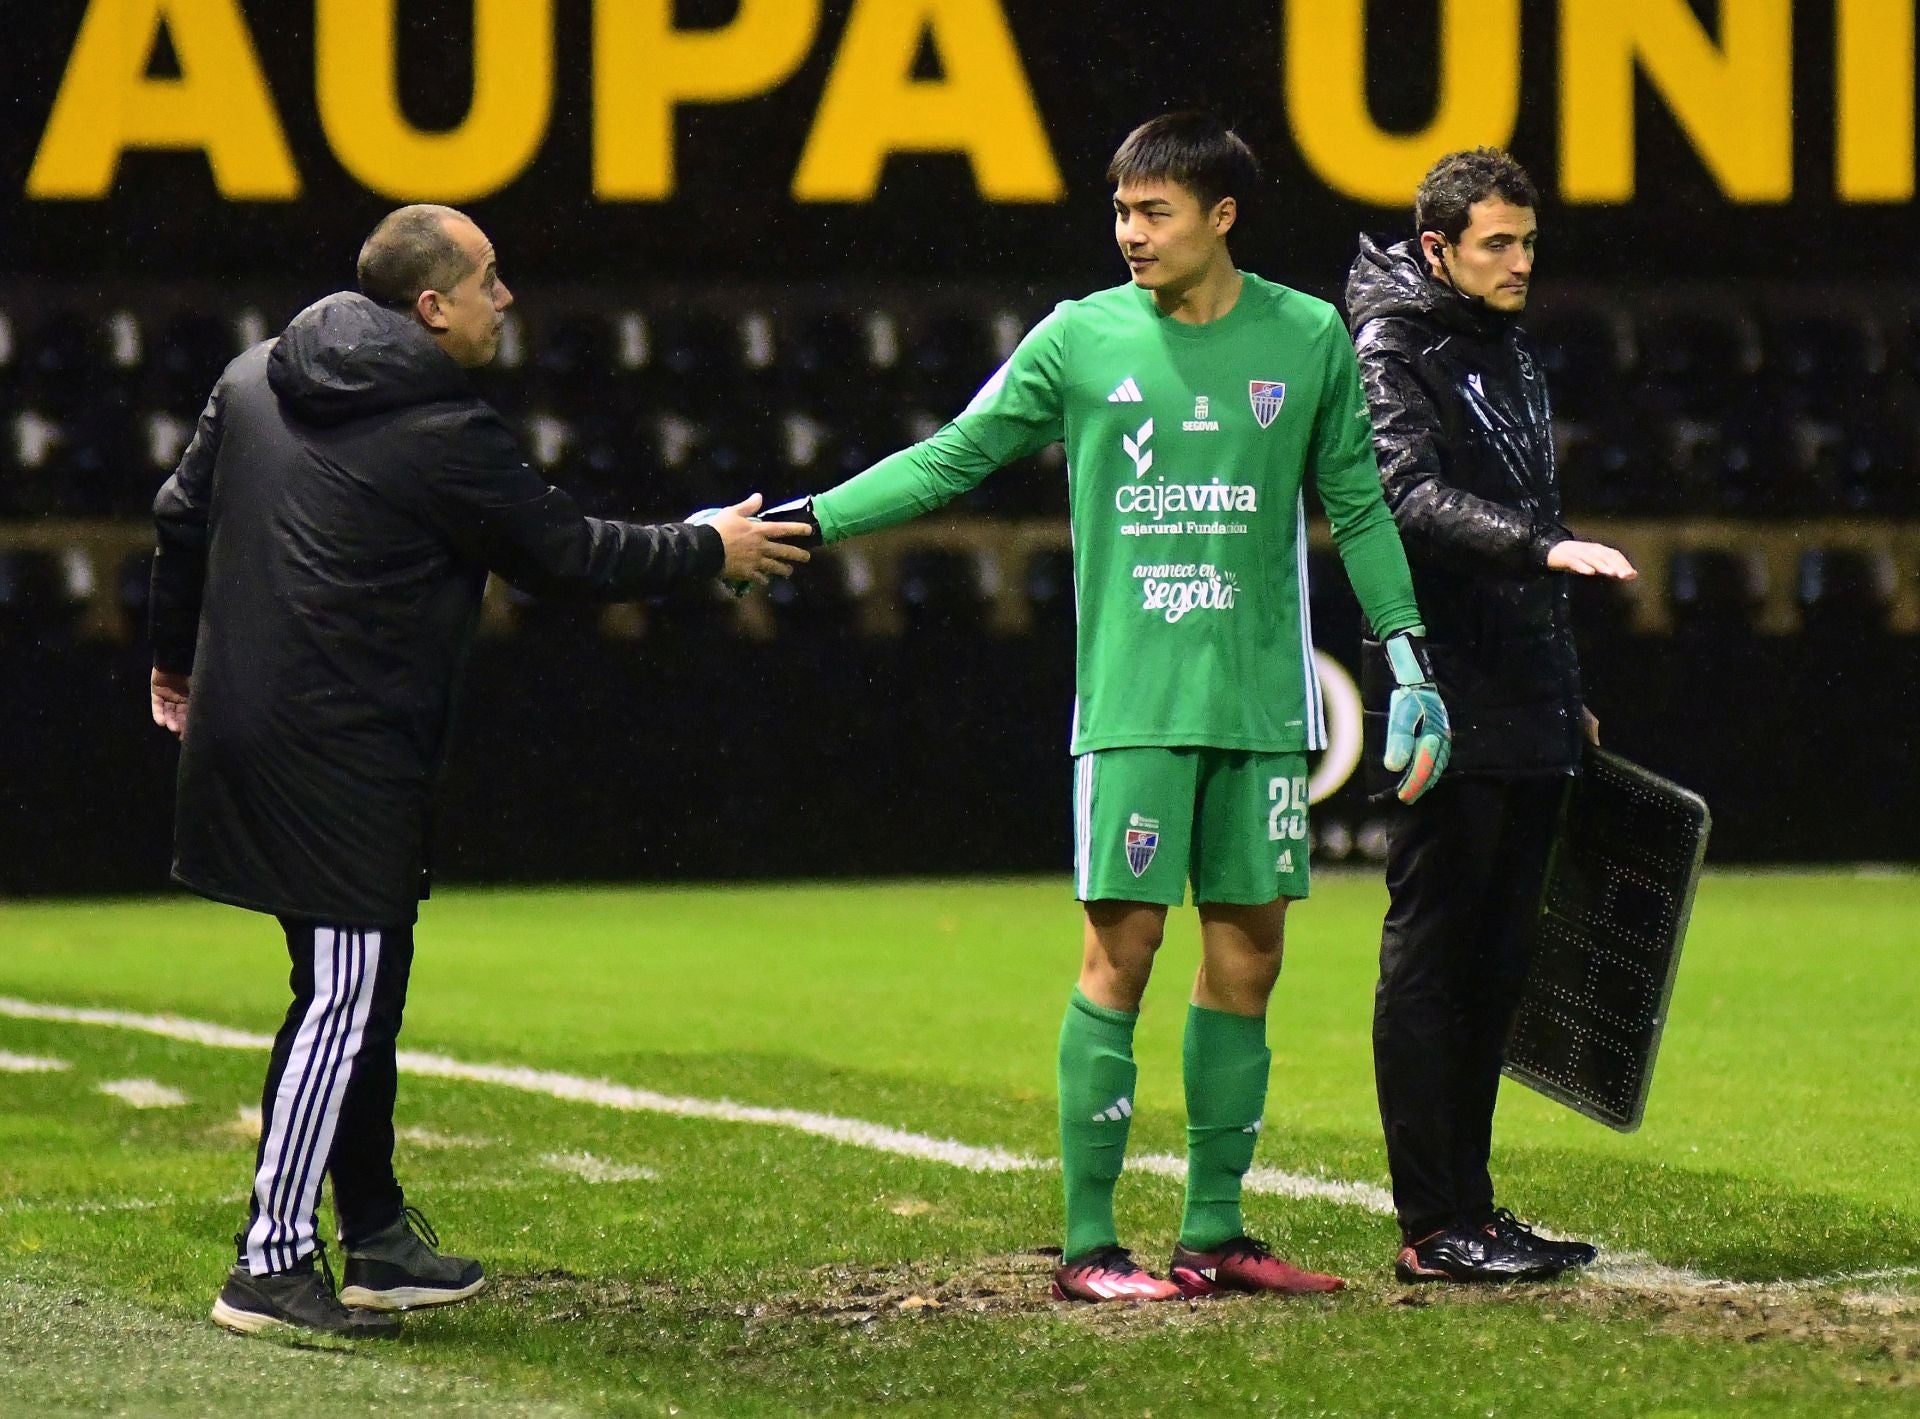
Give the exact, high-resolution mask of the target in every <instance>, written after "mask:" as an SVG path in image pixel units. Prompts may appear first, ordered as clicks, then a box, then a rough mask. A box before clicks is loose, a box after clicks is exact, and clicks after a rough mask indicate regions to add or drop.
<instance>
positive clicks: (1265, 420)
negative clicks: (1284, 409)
mask: <svg viewBox="0 0 1920 1419" xmlns="http://www.w3.org/2000/svg"><path fill="white" fill-rule="evenodd" d="M1247 398H1248V400H1249V401H1250V402H1251V403H1252V404H1253V417H1254V418H1255V419H1257V420H1258V421H1259V423H1260V427H1261V428H1263V429H1264V428H1265V427H1266V426H1267V425H1268V424H1271V423H1272V422H1273V421H1274V420H1275V419H1277V418H1279V417H1280V406H1281V405H1282V404H1284V403H1286V402H1287V387H1286V385H1284V384H1282V383H1280V382H1279V381H1278V380H1271V379H1250V380H1248V381H1247Z"/></svg>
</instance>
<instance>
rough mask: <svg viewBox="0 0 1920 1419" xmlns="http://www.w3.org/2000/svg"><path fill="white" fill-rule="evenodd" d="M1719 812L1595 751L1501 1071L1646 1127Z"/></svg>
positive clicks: (1608, 1118) (1555, 866)
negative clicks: (1682, 953)
mask: <svg viewBox="0 0 1920 1419" xmlns="http://www.w3.org/2000/svg"><path fill="white" fill-rule="evenodd" d="M1711 823H1712V816H1711V815H1710V814H1709V813H1708V811H1707V805H1706V802H1705V800H1703V799H1702V798H1701V797H1700V796H1699V795H1698V794H1696V793H1690V792H1689V791H1688V790H1686V789H1684V788H1681V787H1680V786H1679V785H1678V784H1675V783H1670V782H1668V781H1667V780H1666V779H1664V778H1661V777H1660V776H1659V775H1658V774H1654V773H1650V772H1648V771H1647V770H1646V769H1643V768H1641V767H1640V766H1639V765H1638V764H1634V763H1630V762H1629V761H1627V760H1626V759H1623V758H1621V757H1620V756H1619V755H1617V754H1609V753H1607V752H1606V751H1604V750H1601V749H1596V748H1591V747H1589V748H1588V750H1587V752H1586V756H1585V759H1584V761H1583V763H1582V765H1581V771H1580V776H1579V777H1578V778H1577V779H1575V780H1574V781H1573V783H1572V784H1571V785H1570V786H1569V788H1568V792H1567V799H1566V804H1565V807H1564V808H1563V810H1562V812H1561V816H1560V827H1559V832H1558V835H1557V837H1556V839H1555V841H1554V847H1553V856H1552V858H1551V860H1550V862H1549V865H1548V868H1547V885H1546V890H1545V891H1544V892H1543V893H1542V895H1541V901H1540V916H1539V924H1538V932H1537V936H1536V938H1535V941H1534V944H1533V957H1532V964H1531V965H1530V966H1529V968H1528V972H1527V984H1526V990H1525V993H1524V995H1523V996H1522V999H1521V1004H1520V1009H1519V1012H1518V1014H1517V1015H1516V1016H1515V1017H1514V1022H1513V1030H1512V1033H1511V1034H1510V1035H1509V1036H1508V1040H1507V1057H1506V1072H1507V1073H1508V1074H1509V1075H1511V1076H1512V1077H1513V1078H1515V1079H1517V1080H1519V1081H1520V1082H1521V1083H1522V1084H1525V1085H1527V1086H1528V1087H1529V1088H1533V1089H1537V1090H1539V1091H1540V1092H1541V1093H1543V1094H1545V1095H1546V1096H1547V1097H1548V1098H1550V1099H1554V1100H1556V1101H1557V1102H1559V1103H1563V1104H1565V1105H1567V1106H1568V1107H1569V1108H1572V1109H1575V1110H1577V1111H1579V1112H1580V1113H1583V1114H1585V1115H1586V1116H1587V1117H1588V1118H1591V1119H1595V1120H1597V1121H1598V1122H1600V1123H1604V1124H1606V1125H1607V1126H1608V1127H1609V1128H1614V1129H1618V1130H1619V1131H1620V1132H1622V1133H1631V1132H1633V1131H1634V1130H1635V1129H1636V1128H1638V1127H1639V1126H1640V1120H1641V1117H1642V1115H1643V1114H1644V1113H1645V1111H1646V1106H1647V1090H1648V1088H1649V1086H1650V1085H1651V1084H1652V1082H1653V1064H1654V1059H1655V1056H1657V1055H1658V1053H1659V1051H1660V1033H1661V1031H1662V1029H1664V1028H1665V1026H1666V1022H1667V1002H1668V1000H1669V998H1670V997H1671V996H1672V994H1673V980H1674V974H1675V972H1676V971H1677V970H1678V969H1679V966H1680V947H1681V945H1682V943H1683V942H1684V941H1685V939H1686V933H1687V918H1688V916H1689V915H1690V914H1691V912H1692V910H1693V893H1694V888H1695V886H1696V885H1697V884H1698V883H1699V880H1700V863H1701V859H1702V858H1703V857H1704V856H1705V854H1706V850H1707V830H1708V828H1709V827H1710V826H1711Z"/></svg>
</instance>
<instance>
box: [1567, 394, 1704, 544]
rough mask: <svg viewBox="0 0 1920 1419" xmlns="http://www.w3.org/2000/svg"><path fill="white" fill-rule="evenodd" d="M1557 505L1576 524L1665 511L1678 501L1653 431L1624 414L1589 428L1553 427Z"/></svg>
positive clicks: (1677, 490) (1678, 491)
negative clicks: (1588, 519) (1597, 518)
mask: <svg viewBox="0 0 1920 1419" xmlns="http://www.w3.org/2000/svg"><path fill="white" fill-rule="evenodd" d="M1554 433H1555V443H1556V444H1557V445H1558V446H1559V450H1560V452H1559V460H1558V464H1559V473H1560V488H1561V498H1562V503H1563V505H1564V506H1565V508H1566V510H1567V511H1566V516H1567V517H1568V518H1569V519H1570V520H1572V521H1574V522H1575V523H1576V524H1577V522H1578V519H1579V518H1581V517H1582V516H1587V515H1591V514H1595V513H1645V512H1660V511H1668V510H1671V509H1673V508H1674V507H1676V506H1678V505H1679V504H1680V503H1681V502H1682V501H1683V499H1682V496H1681V489H1680V488H1679V486H1678V485H1677V484H1676V483H1675V481H1674V479H1673V478H1672V476H1671V474H1670V472H1669V470H1668V467H1667V461H1666V457H1665V455H1664V453H1663V452H1662V451H1661V450H1660V448H1659V447H1658V445H1657V444H1656V443H1655V441H1654V431H1653V430H1652V429H1651V428H1650V427H1649V426H1648V424H1647V423H1646V422H1644V421H1642V420H1640V419H1636V418H1633V417H1631V416H1630V415H1629V414H1628V413H1626V412H1625V411H1624V410H1623V411H1616V413H1615V414H1614V415H1613V416H1612V417H1611V418H1608V419H1605V420H1598V421H1595V422H1592V423H1574V422H1565V423H1560V422H1556V424H1555V429H1554Z"/></svg>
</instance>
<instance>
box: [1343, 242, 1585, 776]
mask: <svg viewBox="0 0 1920 1419" xmlns="http://www.w3.org/2000/svg"><path fill="white" fill-rule="evenodd" d="M1347 320H1348V324H1349V326H1350V328H1351V329H1352V331H1353V335H1354V344H1355V346H1356V347H1357V349H1358V352H1359V356H1360V373H1361V378H1362V380H1363V381H1364V382H1365V385H1366V390H1367V405H1368V409H1369V411H1370V413H1371V414H1372V416H1373V429H1374V433H1373V446H1374V451H1375V453H1376V454H1377V455H1378V458H1379V462H1380V479H1381V482H1382V484H1383V485H1384V491H1385V494H1386V501H1387V507H1388V508H1389V509H1391V510H1392V512H1393V517H1394V522H1395V523H1396V524H1397V525H1398V526H1399V528H1400V538H1401V541H1402V542H1403V543H1404V545H1405V546H1406V549H1407V561H1408V564H1409V565H1410V566H1411V567H1412V570H1413V584H1414V590H1415V593H1416V595H1417V596H1418V598H1419V602H1420V612H1421V616H1422V618H1423V619H1424V620H1425V623H1426V627H1427V650H1428V653H1429V656H1430V658H1431V660H1432V664H1433V676H1434V682H1435V684H1437V685H1438V687H1439V689H1440V695H1441V698H1442V699H1444V700H1445V701H1446V705H1447V713H1448V716H1449V717H1450V718H1451V720H1452V721H1453V733H1454V742H1453V758H1452V762H1451V763H1450V764H1449V766H1448V768H1447V773H1448V774H1449V775H1454V774H1504V775H1523V774H1560V773H1572V772H1573V771H1574V770H1575V769H1576V768H1577V766H1578V764H1579V761H1580V746H1581V742H1582V728H1581V704H1582V701H1581V690H1580V664H1579V659H1578V656H1577V655H1576V653H1575V650H1574V643H1573V634H1572V626H1571V621H1570V617H1569V605H1568V595H1567V578H1566V575H1565V574H1564V573H1560V572H1552V571H1549V570H1548V569H1547V553H1548V551H1549V550H1550V549H1551V548H1552V547H1553V545H1554V544H1555V543H1557V542H1563V541H1566V540H1567V539H1568V538H1569V537H1571V536H1572V535H1573V534H1572V533H1570V532H1568V531H1567V529H1566V527H1565V526H1564V525H1562V523H1561V521H1560V487H1559V481H1558V478H1557V476H1556V474H1555V471H1554V458H1553V424H1552V418H1551V414H1550V410H1549V405H1548V402H1547V386H1546V381H1545V380H1544V379H1543V378H1542V377H1541V374H1540V370H1539V366H1538V364H1537V362H1536V361H1535V360H1534V357H1533V352H1532V350H1531V349H1530V348H1529V346H1528V343H1527V338H1526V334H1525V332H1524V331H1522V330H1521V328H1520V325H1519V323H1518V322H1517V321H1515V320H1514V319H1513V318H1512V317H1510V316H1505V315H1502V314H1500V313H1499V312H1496V311H1491V310H1489V309H1487V308H1486V306H1485V305H1483V304H1480V303H1476V302H1471V301H1469V300H1467V299H1466V298H1465V297H1462V296H1461V295H1459V294H1458V293H1457V292H1455V291H1454V290H1452V289H1451V288H1450V287H1448V286H1446V285H1443V284H1442V283H1440V282H1439V281H1436V280H1434V279H1433V278H1432V277H1431V276H1430V275H1428V273H1427V270H1426V267H1425V264H1424V262H1422V261H1421V259H1420V253H1419V251H1418V249H1417V248H1416V247H1415V246H1414V245H1413V244H1412V243H1411V242H1401V243H1399V244H1397V245H1395V246H1392V247H1390V248H1387V249H1385V250H1382V249H1381V248H1379V247H1377V246H1375V245H1374V244H1373V243H1372V242H1371V241H1369V240H1368V239H1367V238H1366V237H1364V236H1363V237H1361V238H1360V255H1359V257H1358V258H1357V259H1356V260H1355V261H1354V263H1353V269H1352V271H1351V272H1349V273H1348V276H1347ZM1361 683H1362V693H1363V697H1364V699H1365V703H1366V711H1367V714H1366V721H1367V730H1368V752H1367V756H1366V761H1367V764H1368V765H1369V770H1370V772H1371V773H1373V774H1375V775H1376V776H1377V775H1380V774H1382V773H1383V772H1384V771H1381V770H1379V769H1378V764H1379V760H1380V754H1381V749H1382V745H1383V743H1384V740H1385V717H1386V708H1387V700H1388V697H1389V696H1390V695H1391V693H1392V690H1393V675H1392V671H1391V669H1390V668H1389V666H1388V664H1387V660H1386V656H1385V654H1384V653H1383V652H1382V651H1381V649H1380V647H1379V646H1378V644H1376V643H1374V642H1371V641H1369V642H1368V643H1367V645H1366V648H1365V650H1364V652H1363V662H1362V667H1361ZM1370 787H1371V788H1373V789H1375V790H1378V789H1383V788H1387V787H1391V784H1390V782H1388V781H1387V780H1385V779H1384V778H1380V779H1379V781H1376V782H1374V783H1372V784H1370Z"/></svg>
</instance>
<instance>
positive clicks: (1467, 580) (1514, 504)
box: [1347, 148, 1634, 1281]
mask: <svg viewBox="0 0 1920 1419" xmlns="http://www.w3.org/2000/svg"><path fill="white" fill-rule="evenodd" d="M1536 205H1537V199H1536V197H1535V194H1534V188H1533V184H1532V182H1531V181H1530V180H1529V179H1528V177H1527V174H1526V173H1525V171H1524V170H1522V168H1521V167H1520V165H1519V164H1518V163H1516V162H1515V161H1514V160H1513V159H1512V158H1511V157H1509V156H1508V155H1507V154H1505V153H1502V152H1498V151H1496V150H1493V149H1486V148H1482V149H1477V150H1475V151H1472V152H1463V153H1453V154H1450V155H1448V156H1447V157H1445V158H1442V159H1441V160H1440V161H1439V162H1438V163H1437V164H1435V165H1434V167H1433V169H1432V171H1430V172H1429V173H1428V174H1427V176H1426V179H1425V180H1424V181H1423V182H1422V183H1421V186H1420V191H1419V193H1418V195H1417V196H1416V198H1415V211H1414V220H1415V231H1416V232H1417V236H1416V238H1415V240H1413V241H1409V242H1402V243H1400V244H1398V245H1396V246H1393V247H1391V248H1389V249H1387V250H1384V251H1383V250H1381V249H1380V248H1378V247H1376V246H1375V245H1374V244H1373V243H1372V242H1370V241H1369V240H1367V239H1366V238H1365V237H1362V238H1361V239H1360V256H1359V258H1358V259H1357V260H1356V261H1355V262H1354V264H1353V270H1352V272H1351V273H1350V274H1349V276H1348V278H1347V317H1348V321H1349V323H1350V324H1351V327H1352V329H1353V333H1354V341H1355V344H1356V345H1357V347H1358V349H1359V355H1360V369H1361V374H1362V377H1363V379H1364V380H1365V383H1366V388H1367V403H1368V406H1369V412H1370V413H1371V415H1372V418H1373V426H1374V449H1375V452H1376V453H1377V455H1378V457H1379V463H1380V476H1381V479H1382V481H1383V482H1384V484H1385V486H1386V499H1387V506H1388V507H1389V508H1391V509H1392V510H1393V515H1394V520H1395V522H1396V523H1397V524H1398V525H1399V528H1400V536H1401V540H1402V541H1403V543H1404V544H1405V546H1406V549H1407V560H1408V562H1409V563H1410V564H1411V565H1412V568H1413V579H1414V587H1415V590H1416V594H1417V596H1418V598H1419V602H1420V608H1421V610H1422V612H1423V613H1424V615H1425V618H1426V625H1427V647H1426V648H1427V654H1428V657H1429V660H1430V662H1431V666H1432V672H1433V679H1434V682H1435V684H1436V685H1437V686H1438V687H1439V690H1440V695H1441V698H1442V699H1443V700H1444V701H1445V702H1446V705H1447V711H1448V714H1449V716H1450V718H1451V720H1452V723H1453V757H1452V761H1451V763H1450V765H1449V767H1448V769H1447V774H1446V777H1445V778H1444V779H1442V780H1441V782H1440V783H1439V784H1438V785H1437V786H1436V787H1435V788H1434V790H1433V791H1432V792H1431V793H1428V794H1427V795H1426V796H1425V797H1423V798H1422V799H1420V800H1419V801H1418V802H1417V803H1413V804H1410V805H1407V804H1399V803H1390V804H1389V811H1390V812H1391V814H1392V815H1393V816H1392V837H1391V846H1390V848H1389V850H1388V856H1387V887H1388V890H1389V892H1390V894H1391V897H1392V904H1391V906H1390V907H1389V908H1388V912H1387V919H1386V924H1385V929H1384V931H1383V933H1382V940H1381V948H1380V983H1379V987H1378V990H1377V992H1376V995H1375V1000H1374V1026H1373V1041H1374V1070H1375V1081H1376V1084H1377V1086H1378V1090H1379V1096H1380V1116H1381V1121H1382V1124H1383V1125H1384V1127H1385V1130H1386V1139H1387V1161H1388V1166H1389V1169H1390V1171H1391V1173H1392V1175H1393V1194H1394V1206H1395V1209H1396V1211H1397V1212H1398V1214H1399V1219H1400V1227H1401V1233H1402V1247H1401V1251H1400V1254H1399V1258H1398V1260H1397V1261H1396V1264H1395V1269H1396V1271H1397V1272H1398V1274H1399V1276H1400V1277H1401V1279H1402V1280H1406V1281H1422V1280H1439V1279H1445V1280H1455V1281H1478V1280H1508V1279H1516V1278H1520V1277H1537V1276H1545V1275H1552V1274H1554V1273H1557V1272H1559V1271H1561V1270H1564V1269H1565V1268H1566V1267H1568V1266H1573V1265H1581V1264H1584V1263H1585V1262H1587V1261H1590V1260H1592V1258H1593V1255H1594V1252H1593V1248H1591V1247H1590V1246H1586V1245H1585V1244H1583V1243H1560V1242H1552V1241H1549V1240H1547V1239H1546V1238H1544V1237H1541V1236H1539V1235H1537V1234H1536V1233H1534V1232H1533V1231H1532V1230H1531V1229H1530V1228H1528V1227H1527V1226H1526V1225H1525V1224H1524V1223H1521V1222H1519V1221H1518V1220H1517V1219H1515V1218H1514V1217H1513V1215H1512V1213H1510V1212H1508V1211H1506V1210H1505V1209H1496V1207H1495V1206H1494V1197H1493V1182H1492V1179H1491V1177H1490V1175H1489V1173H1488V1156H1489V1152H1490V1149H1491V1136H1492V1127H1493V1109H1494V1100H1495V1096H1496V1094H1497V1092H1498V1090H1499V1085H1500V1065H1501V1056H1502V1053H1503V1051H1504V1049H1505V1043H1506V1036H1507V1031H1508V1028H1509V1027H1510V1025H1511V1024H1512V1020H1513V1012H1514V1010H1515V1008H1516V1007H1517V1005H1518V1003H1519V996H1520V991H1521V989H1522V987H1523V985H1524V983H1525V980H1526V972H1527V948H1528V945H1529V943H1530V941H1531V938H1532V923H1533V918H1534V916H1535V914H1536V912H1537V910H1538V906H1539V901H1540V893H1541V889H1542V886H1543V885H1544V881H1545V875H1546V867H1547V853H1548V849H1549V847H1550V846H1551V844H1552V840H1553V836H1554V828H1555V822H1556V818H1557V815H1558V812H1559V806H1560V802H1561V799H1562V796H1563V794H1564V790H1565V787H1566V782H1567V779H1568V777H1569V776H1570V775H1571V774H1573V773H1574V772H1576V771H1577V769H1578V767H1579V763H1580V752H1581V741H1582V737H1583V735H1584V736H1592V737H1594V738H1595V740H1596V742H1597V736H1598V725H1597V722H1596V721H1595V720H1594V719H1593V717H1592V716H1591V715H1590V714H1588V713H1587V711H1586V708H1585V705H1584V703H1583V701H1582V697H1581V687H1580V667H1579V663H1578V661H1577V659H1576V657H1575V653H1574V646H1573V636H1572V630H1571V627H1570V625H1569V621H1568V604H1567V603H1568V597H1567V587H1566V579H1567V575H1569V574H1572V575H1580V576H1604V577H1613V578H1618V579H1629V578H1631V577H1632V576H1633V575H1634V570H1633V567H1632V566H1631V565H1630V564H1629V563H1628V561H1627V559H1626V558H1625V557H1624V556H1622V555H1621V554H1620V553H1619V552H1617V551H1616V550H1614V549H1613V548H1611V547H1606V546H1603V545H1601V544H1599V543H1593V542H1583V541H1581V540H1579V539H1577V538H1576V537H1575V536H1574V535H1573V534H1572V533H1571V532H1569V531H1568V530H1567V529H1566V527H1565V525H1564V524H1563V523H1562V522H1561V512H1560V490H1559V487H1558V484H1557V482H1556V478H1555V474H1554V461H1553V429H1552V423H1551V419H1550V415H1549V411H1548V403H1547V390H1546V385H1545V383H1544V381H1543V380H1542V379H1541V377H1540V371H1539V366H1538V365H1537V363H1536V362H1535V360H1534V358H1533V354H1532V351H1531V350H1530V349H1529V347H1528V343H1527V338H1526V335H1525V333H1524V332H1523V331H1522V330H1521V328H1520V325H1519V320H1518V317H1519V315H1520V313H1521V311H1523V310H1524V309H1525V308H1526V303H1527V292H1528V287H1529V285H1530V283H1531V279H1532V272H1533V247H1534V237H1535V233H1536V230H1537V223H1536V221H1535V217H1534V208H1535V206H1536ZM1365 657H1366V658H1365V662H1364V664H1363V667H1362V671H1363V673H1362V680H1363V684H1364V687H1365V696H1366V700H1367V722H1368V730H1369V737H1370V738H1372V739H1376V740H1377V739H1380V738H1382V737H1383V735H1384V724H1385V711H1386V703H1387V697H1388V695H1389V694H1390V693H1391V691H1392V689H1393V686H1394V677H1393V674H1392V671H1391V669H1390V668H1389V666H1388V664H1387V660H1386V656H1385V655H1384V653H1383V652H1382V651H1381V649H1380V647H1379V646H1378V645H1375V644H1369V645H1368V646H1367V647H1366V652H1365ZM1378 759H1379V746H1378V745H1377V744H1375V745H1373V746H1371V747H1370V749H1369V752H1368V755H1367V760H1368V763H1369V765H1372V764H1374V763H1376V762H1377V761H1378ZM1388 786H1389V785H1386V784H1384V783H1376V784H1374V785H1373V787H1375V788H1385V787H1388Z"/></svg>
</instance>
